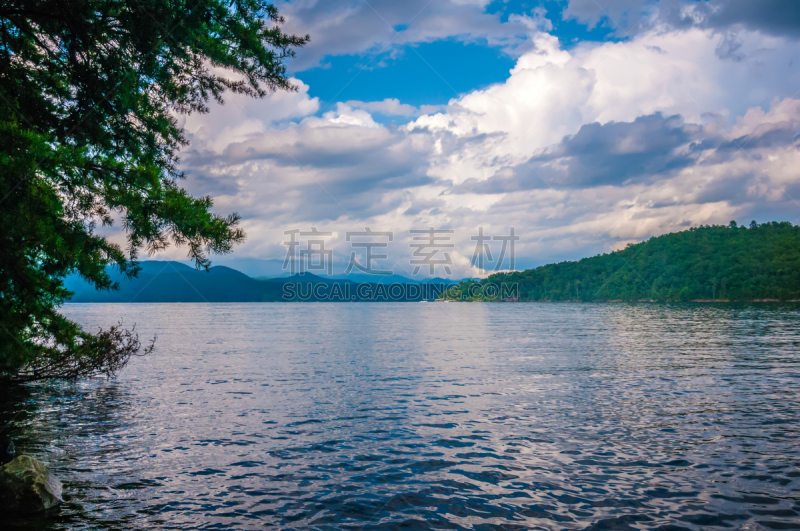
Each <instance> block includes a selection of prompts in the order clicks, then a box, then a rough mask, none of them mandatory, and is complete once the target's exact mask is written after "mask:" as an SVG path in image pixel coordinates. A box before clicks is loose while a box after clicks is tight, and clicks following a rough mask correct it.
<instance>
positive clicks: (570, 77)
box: [183, 4, 800, 275]
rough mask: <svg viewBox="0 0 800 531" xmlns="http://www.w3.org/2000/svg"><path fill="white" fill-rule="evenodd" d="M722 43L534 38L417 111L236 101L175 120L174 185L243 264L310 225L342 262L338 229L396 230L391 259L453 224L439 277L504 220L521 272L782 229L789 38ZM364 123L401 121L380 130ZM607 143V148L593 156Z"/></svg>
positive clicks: (649, 36) (790, 118)
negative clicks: (600, 171) (183, 173)
mask: <svg viewBox="0 0 800 531" xmlns="http://www.w3.org/2000/svg"><path fill="white" fill-rule="evenodd" d="M315 5H316V4H315ZM725 38H726V36H725V35H721V34H718V33H714V32H713V31H711V30H703V29H699V28H689V29H685V30H668V29H665V28H660V29H653V30H651V31H649V32H646V33H642V34H639V35H637V36H636V37H635V38H633V39H631V40H630V41H626V42H617V43H602V44H593V45H592V44H582V45H579V46H577V47H576V48H574V49H572V50H570V51H565V50H563V49H561V48H560V47H559V45H558V42H557V40H556V39H555V38H554V37H552V36H550V35H547V34H546V33H541V32H538V33H536V34H535V35H534V36H533V37H532V38H531V43H532V45H533V49H532V50H531V51H529V52H527V53H525V54H523V55H522V56H521V57H520V58H519V59H518V61H517V65H516V67H515V68H514V69H513V70H512V72H511V74H510V76H509V78H508V79H507V80H506V81H505V82H503V83H499V84H496V85H493V86H491V87H488V88H486V89H483V90H478V91H473V92H471V93H469V94H467V95H465V96H463V97H461V98H459V99H456V100H453V101H451V102H450V103H449V104H448V105H447V107H446V108H444V109H436V110H434V111H433V112H430V113H429V114H424V115H422V116H420V113H421V112H425V111H431V110H430V109H418V108H415V107H413V106H411V105H407V104H404V103H403V102H401V101H399V100H397V99H386V100H383V101H379V102H357V101H351V102H346V103H339V104H337V106H336V108H335V110H331V111H329V112H325V113H323V114H322V115H319V102H318V101H317V100H316V99H315V98H310V97H309V96H308V87H306V86H304V85H302V84H299V87H300V90H299V91H298V92H296V93H292V94H284V93H277V94H273V95H270V96H269V97H267V98H266V99H264V100H261V101H252V100H241V101H240V100H234V101H232V102H229V103H228V104H227V105H226V106H225V107H224V108H223V109H219V108H215V109H213V110H212V112H211V114H209V115H203V116H195V117H191V118H190V119H189V120H187V121H186V128H187V131H188V133H189V136H190V140H191V141H192V145H191V147H190V148H189V150H187V151H186V152H185V153H184V157H183V158H184V166H185V168H186V170H187V172H188V174H189V177H190V178H189V180H188V181H187V184H188V186H189V187H190V190H191V191H192V192H194V193H211V194H212V195H214V196H215V197H216V205H217V207H218V208H220V209H221V210H222V211H223V213H229V212H230V211H233V210H236V211H239V212H240V213H241V214H243V215H244V217H245V221H244V227H245V228H246V229H247V231H248V234H249V239H248V242H247V243H245V244H244V245H243V246H242V247H240V248H239V249H238V250H237V253H238V254H239V255H240V256H250V257H258V258H282V249H283V248H282V247H281V245H280V243H281V242H282V241H283V238H284V237H283V230H285V229H286V228H294V227H298V228H301V227H302V228H309V227H311V226H312V225H313V226H317V227H318V228H320V230H325V229H328V230H331V231H333V232H336V233H337V238H336V241H338V242H339V245H341V246H342V247H341V249H339V251H338V254H339V257H340V259H341V260H344V259H346V258H347V256H349V252H347V251H346V248H345V247H344V242H343V239H342V238H341V237H340V235H341V234H343V232H344V231H346V230H356V229H359V228H363V227H365V226H369V227H372V228H373V229H374V230H391V231H395V232H396V233H397V237H396V239H395V242H394V244H393V245H394V248H395V249H397V254H395V255H394V256H397V257H398V258H399V257H400V256H402V254H403V253H404V252H406V251H407V250H408V247H407V244H408V233H407V231H408V230H409V229H411V228H425V227H428V226H436V227H447V228H453V229H455V230H456V231H457V232H456V236H455V240H454V241H455V243H456V248H455V249H454V250H453V252H452V256H453V260H454V267H455V270H454V275H468V274H473V273H474V271H472V272H471V271H470V269H469V258H470V257H471V252H472V249H473V247H474V242H472V241H471V240H470V236H471V235H473V234H474V233H475V231H476V229H477V227H478V226H484V227H486V230H487V232H489V231H493V232H494V233H496V234H500V233H507V230H508V227H510V226H514V227H516V228H517V232H518V234H520V235H521V236H522V240H521V241H520V242H519V246H518V253H517V254H518V263H523V264H528V265H530V264H532V263H541V262H545V261H552V260H559V259H564V258H579V257H581V256H583V255H585V254H591V253H596V252H604V251H607V250H609V249H610V248H613V247H614V246H615V245H618V244H619V242H629V241H638V240H640V239H643V238H646V237H648V236H651V235H655V234H661V233H664V232H668V231H672V230H680V229H683V228H686V227H689V226H691V225H697V224H701V223H703V224H705V223H727V222H728V221H729V220H730V219H733V218H738V217H740V216H744V217H748V218H750V216H752V217H757V216H764V215H767V214H765V213H769V212H775V213H787V212H788V213H791V212H794V214H791V215H792V216H794V217H793V218H791V219H793V220H795V221H796V220H797V212H798V210H797V206H800V205H795V206H793V201H794V198H800V175H798V174H797V171H796V169H795V168H797V167H798V163H800V152H798V146H797V141H796V140H795V136H796V135H797V132H798V130H799V129H800V101H798V100H797V99H794V98H792V96H793V92H792V91H793V90H796V88H795V87H797V86H800V77H799V76H800V74H799V73H798V68H797V66H793V63H792V60H793V58H794V57H796V56H798V52H800V50H798V46H800V44H798V43H796V42H794V41H791V40H785V39H781V38H778V37H772V36H767V35H763V34H760V33H757V32H746V31H741V32H739V33H738V35H737V36H736V39H737V42H738V43H739V44H740V46H738V48H737V50H738V51H737V53H739V54H741V55H740V56H738V57H737V58H736V59H733V58H731V57H729V56H726V54H721V53H719V52H718V48H719V46H720V43H721V42H722V41H723V39H725ZM373 114H381V115H392V116H407V117H414V118H415V119H414V120H413V121H412V122H411V123H409V124H407V125H406V126H402V127H395V126H389V125H383V124H381V123H380V122H379V121H376V120H375V119H374V118H373V116H372V115H373ZM595 123H596V124H597V125H590V124H595ZM665 131H666V132H665ZM590 133H591V134H590ZM612 133H613V134H612ZM605 134H608V137H607V138H606V139H605V140H607V141H608V142H617V143H616V144H614V145H612V146H610V147H609V148H607V149H606V148H603V149H600V151H597V149H596V148H597V146H598V145H601V144H602V142H601V143H600V144H598V143H597V142H599V140H598V139H600V140H603V135H605ZM660 134H664V135H665V136H663V138H661V137H659V136H658V135H660ZM636 135H639V136H636ZM642 135H645V136H642ZM592 149H594V150H595V151H591V150H592ZM590 152H591V153H592V157H594V158H589V157H588V153H590ZM639 155H642V156H647V157H653V159H652V160H650V159H648V160H647V161H644V162H642V161H641V160H639V162H638V164H639V167H641V168H644V169H645V170H646V171H650V172H652V173H650V174H647V175H644V176H640V175H633V174H632V176H631V178H625V179H618V180H614V179H609V178H605V177H604V178H596V179H588V178H586V177H587V176H588V175H589V174H591V173H592V172H591V171H589V170H590V169H594V167H595V166H596V167H597V168H602V167H607V168H611V169H612V170H613V168H614V164H620V163H625V160H627V159H625V158H624V157H637V156H639ZM656 156H657V157H660V159H658V160H656V162H658V164H655V163H652V164H651V162H652V161H653V160H655V159H654V157H656ZM612 157H617V158H616V159H613V160H612ZM675 161H679V162H680V163H675ZM645 162H646V163H645ZM537 164H538V166H537ZM603 165H605V166H603ZM526 168H527V169H528V170H531V168H532V169H533V170H536V171H538V172H541V174H540V175H537V174H536V171H534V172H533V173H530V174H529V175H528V176H527V177H526V178H527V179H533V180H536V182H535V185H531V184H530V182H529V183H528V184H527V185H525V186H516V187H515V188H513V189H503V188H502V187H499V186H498V185H500V184H503V183H508V182H512V181H513V179H515V178H518V177H519V175H520V172H522V171H523V170H525V169H526ZM537 168H538V170H537ZM582 168H583V169H582ZM587 168H588V169H587ZM545 170H547V171H550V173H547V174H545ZM567 171H572V172H573V173H574V172H576V171H577V172H578V173H583V174H585V175H578V176H577V178H573V177H575V176H574V175H572V176H571V177H570V175H569V174H567V173H564V172H567ZM564 175H567V177H570V179H571V180H569V181H565V180H564V179H566V177H564ZM581 177H583V178H581ZM793 209H794V210H793ZM774 215H778V214H774ZM780 215H784V214H780ZM760 220H761V221H763V220H764V219H760ZM739 221H743V222H746V221H749V219H743V218H742V219H739ZM405 264H406V265H407V259H406V262H405ZM397 272H398V273H403V272H404V271H403V270H398V271H397ZM405 273H406V274H407V273H408V272H407V271H405Z"/></svg>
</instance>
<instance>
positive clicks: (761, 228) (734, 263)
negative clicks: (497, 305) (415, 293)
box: [450, 222, 800, 301]
mask: <svg viewBox="0 0 800 531" xmlns="http://www.w3.org/2000/svg"><path fill="white" fill-rule="evenodd" d="M502 283H509V284H514V283H516V284H517V288H518V292H517V297H516V298H517V300H523V301H563V300H582V301H603V300H660V301H689V300H697V299H724V300H754V299H780V300H790V299H800V226H795V225H792V224H791V223H787V222H782V223H778V222H772V223H764V224H762V225H759V224H757V223H755V222H753V223H751V224H750V226H749V227H745V226H737V225H736V223H735V222H731V224H730V225H728V226H701V227H697V228H692V229H689V230H687V231H683V232H676V233H671V234H666V235H664V236H659V237H655V238H651V239H649V240H647V241H645V242H642V243H639V244H635V245H629V246H628V247H627V248H625V249H623V250H621V251H617V252H613V253H609V254H603V255H599V256H594V257H591V258H584V259H583V260H580V261H577V262H562V263H559V264H550V265H546V266H542V267H538V268H536V269H530V270H527V271H521V272H515V273H501V274H496V275H492V276H491V277H489V278H488V279H485V280H482V281H481V282H480V283H479V284H480V287H478V286H474V285H472V286H470V284H473V283H471V282H466V283H462V284H461V285H460V289H459V290H452V291H451V292H450V298H452V299H465V300H466V299H472V300H475V299H478V300H479V299H483V298H488V299H491V298H495V299H496V298H498V297H497V296H496V295H494V294H495V293H496V292H499V291H498V290H497V289H496V286H499V285H501V284H502ZM490 285H492V286H493V287H492V288H491V289H490V288H488V286H490ZM505 293H506V294H508V291H506V292H505ZM485 295H490V297H485ZM504 298H507V297H504Z"/></svg>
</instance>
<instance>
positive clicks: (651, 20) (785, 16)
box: [563, 0, 800, 38]
mask: <svg viewBox="0 0 800 531" xmlns="http://www.w3.org/2000/svg"><path fill="white" fill-rule="evenodd" d="M563 16H564V18H573V19H577V20H579V21H581V22H583V23H585V24H587V25H588V26H590V27H594V26H596V25H598V24H601V23H605V24H607V25H608V26H610V27H612V28H614V29H616V30H618V33H620V34H621V35H625V34H628V33H635V32H639V31H647V30H649V29H652V28H653V27H657V26H664V25H667V26H670V27H672V28H675V29H681V28H686V27H689V26H695V27H701V28H714V29H717V30H723V31H725V30H729V29H735V28H742V29H745V30H753V31H759V32H762V33H765V34H770V35H775V36H786V37H791V38H797V37H800V4H798V2H796V1H794V0H759V1H753V0H707V1H702V2H697V1H695V0H660V1H653V0H604V1H602V2H597V1H595V0H570V1H569V4H568V5H567V8H566V9H565V10H564V13H563Z"/></svg>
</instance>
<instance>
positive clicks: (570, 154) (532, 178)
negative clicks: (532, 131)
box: [460, 113, 699, 193]
mask: <svg viewBox="0 0 800 531" xmlns="http://www.w3.org/2000/svg"><path fill="white" fill-rule="evenodd" d="M698 133H699V127H698V126H693V125H686V124H684V122H683V120H682V119H681V118H680V117H678V116H671V117H664V116H662V115H661V114H660V113H656V114H651V115H648V116H640V117H639V118H637V119H636V120H634V121H633V122H610V123H607V124H604V125H601V124H599V123H592V124H586V125H584V126H582V127H581V129H580V130H579V131H578V133H576V134H575V135H571V136H567V137H565V138H564V139H563V140H562V141H561V142H560V143H559V144H556V145H555V146H553V147H551V148H549V149H547V150H546V151H545V152H544V153H542V154H539V155H536V156H534V157H532V158H531V159H530V160H529V161H528V162H526V163H525V164H521V165H519V166H516V167H514V168H511V169H509V170H507V171H505V172H500V176H499V177H495V178H493V179H490V180H488V181H485V182H482V183H480V184H478V185H477V186H475V183H474V182H473V183H465V184H463V185H461V187H460V188H462V189H463V188H464V187H466V188H467V189H468V188H469V186H475V189H474V191H476V192H480V193H500V192H510V191H515V190H528V189H534V188H592V187H596V186H604V185H614V186H622V185H626V184H631V183H634V182H643V181H648V180H651V179H653V178H655V177H656V176H659V175H664V174H669V173H671V172H674V171H677V170H680V169H682V168H685V167H687V166H690V165H692V164H694V163H695V157H694V156H693V139H694V137H696V136H697V135H698ZM679 148H684V149H679Z"/></svg>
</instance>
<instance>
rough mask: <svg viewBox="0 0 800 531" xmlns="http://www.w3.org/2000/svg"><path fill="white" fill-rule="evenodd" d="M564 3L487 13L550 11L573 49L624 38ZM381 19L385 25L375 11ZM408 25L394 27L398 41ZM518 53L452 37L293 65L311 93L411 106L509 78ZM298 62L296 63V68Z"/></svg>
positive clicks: (557, 31) (502, 5)
mask: <svg viewBox="0 0 800 531" xmlns="http://www.w3.org/2000/svg"><path fill="white" fill-rule="evenodd" d="M563 7H564V4H563V2H557V1H553V2H516V1H515V2H503V1H496V2H492V3H491V4H489V5H487V6H486V8H485V12H486V13H487V14H494V15H497V19H498V20H499V21H502V22H505V23H507V22H508V20H509V17H510V16H513V15H530V14H531V13H532V12H533V11H534V10H536V9H541V10H544V13H545V16H546V17H547V19H548V20H549V21H551V23H552V25H553V27H552V29H551V30H550V31H549V33H550V34H552V35H555V36H556V37H558V39H559V41H560V42H561V45H562V46H563V47H565V48H570V47H572V46H575V45H577V44H578V43H581V42H587V41H608V40H610V41H614V40H621V39H622V37H621V36H618V35H616V34H615V33H614V31H613V29H612V28H611V27H610V26H609V25H608V23H606V24H598V25H595V26H594V27H592V28H589V26H588V24H586V23H581V22H579V21H577V20H575V19H572V18H570V19H567V20H564V19H562V18H561V16H562V12H563ZM373 22H374V23H375V24H385V22H384V21H383V20H382V19H381V17H380V16H379V15H378V14H374V21H373ZM407 28H408V25H406V24H398V25H395V26H393V29H394V31H396V32H397V37H398V38H397V40H402V38H401V35H402V32H403V31H404V30H406V29H407ZM515 55H516V54H514V53H513V52H510V51H509V50H504V49H503V47H502V46H501V45H495V46H492V45H491V44H490V43H489V42H487V39H485V38H483V39H476V40H470V39H465V38H461V39H459V38H456V37H449V38H444V39H440V40H435V41H432V42H421V43H411V44H405V45H402V46H390V45H387V46H385V47H384V48H383V50H382V51H381V50H378V51H377V52H376V51H375V50H371V51H369V52H365V53H361V54H347V55H326V56H323V57H322V58H321V59H320V64H319V65H318V66H313V67H311V68H303V69H301V70H293V71H292V74H293V75H294V76H295V77H297V78H298V79H300V80H302V81H303V82H304V83H306V84H307V85H309V87H310V90H309V95H310V96H313V97H318V98H320V100H322V101H323V102H326V103H327V102H335V101H348V100H360V101H379V100H384V99H386V98H397V99H399V100H400V101H402V102H404V103H408V104H410V105H415V106H420V105H444V104H446V103H447V102H448V101H450V100H451V99H453V98H456V97H458V96H460V95H461V94H464V93H466V92H469V91H471V90H475V89H481V88H484V87H486V86H488V85H491V84H493V83H501V82H503V81H505V80H506V79H507V78H508V75H509V71H510V70H511V69H512V68H513V67H514V64H515V63H516V57H515ZM291 66H292V65H291V64H290V67H291Z"/></svg>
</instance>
